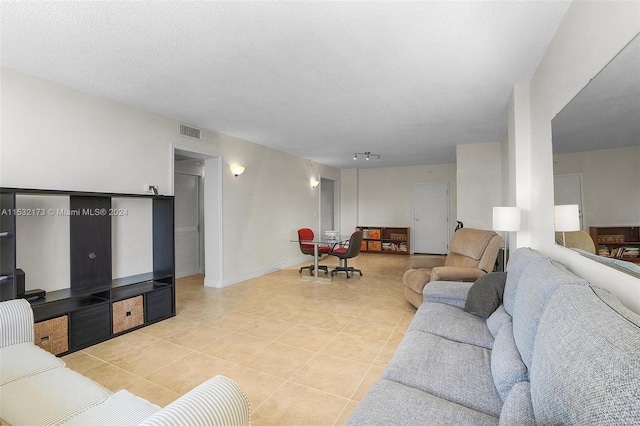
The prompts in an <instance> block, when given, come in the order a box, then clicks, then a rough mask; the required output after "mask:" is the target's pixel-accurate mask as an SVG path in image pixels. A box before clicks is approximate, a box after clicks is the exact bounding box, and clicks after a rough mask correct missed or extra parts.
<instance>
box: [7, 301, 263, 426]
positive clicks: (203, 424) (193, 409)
mask: <svg viewBox="0 0 640 426" xmlns="http://www.w3.org/2000/svg"><path fill="white" fill-rule="evenodd" d="M250 423H251V422H250V418H249V402H248V401H247V398H246V397H245V395H244V394H243V393H242V391H241V390H240V388H239V387H238V386H237V385H236V384H235V383H234V382H233V381H232V380H230V379H228V378H226V377H224V376H215V377H213V378H212V379H209V380H208V381H206V382H204V383H202V384H200V385H199V386H197V387H196V388H195V389H192V390H191V391H189V392H188V393H186V394H185V395H183V396H182V397H180V398H178V399H177V400H175V401H173V402H172V403H171V404H169V405H167V406H166V407H164V408H160V407H158V406H157V405H154V404H151V403H150V402H148V401H146V400H144V399H142V398H140V397H138V396H136V395H133V394H131V393H129V392H127V391H126V390H124V389H122V390H119V391H117V392H115V393H112V392H110V391H109V390H107V389H105V388H103V387H102V386H100V385H99V384H97V383H96V382H94V381H92V380H90V379H88V378H86V377H84V376H83V375H81V374H78V373H76V372H75V371H72V370H70V369H68V368H66V367H65V363H64V362H63V361H62V360H61V359H60V358H57V357H55V356H54V355H51V354H50V353H49V352H46V351H45V350H43V349H40V348H39V347H38V346H36V345H34V344H33V312H32V310H31V306H30V305H29V302H27V301H25V300H24V299H17V300H10V301H8V302H2V303H0V425H3V426H4V425H14V426H18V425H41V426H43V425H79V426H80V425H82V426H85V425H114V426H115V425H118V426H124V425H146V426H165V425H175V426H178V425H189V426H197V425H200V426H214V425H219V426H230V425H238V426H244V425H249V424H250Z"/></svg>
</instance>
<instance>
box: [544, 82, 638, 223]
mask: <svg viewBox="0 0 640 426" xmlns="http://www.w3.org/2000/svg"><path fill="white" fill-rule="evenodd" d="M638 78H640V77H638ZM553 170H554V175H556V176H557V175H564V174H580V175H581V176H582V195H583V206H584V207H583V218H584V227H585V229H586V230H587V231H588V230H589V226H640V189H639V188H638V183H639V182H640V146H631V147H627V148H616V149H600V150H597V151H582V152H575V153H571V154H558V155H555V156H554V157H553Z"/></svg>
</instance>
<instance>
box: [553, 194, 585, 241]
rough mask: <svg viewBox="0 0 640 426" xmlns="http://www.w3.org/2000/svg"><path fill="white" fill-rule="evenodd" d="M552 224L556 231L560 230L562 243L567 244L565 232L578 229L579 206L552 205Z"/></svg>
mask: <svg viewBox="0 0 640 426" xmlns="http://www.w3.org/2000/svg"><path fill="white" fill-rule="evenodd" d="M553 210H554V211H553V213H554V224H555V228H556V231H557V232H562V245H563V246H564V247H566V246H567V242H566V240H565V238H564V233H565V232H573V231H579V230H580V208H579V207H578V205H577V204H565V205H560V206H553Z"/></svg>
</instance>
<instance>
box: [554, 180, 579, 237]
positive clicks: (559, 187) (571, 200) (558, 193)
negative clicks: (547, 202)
mask: <svg viewBox="0 0 640 426" xmlns="http://www.w3.org/2000/svg"><path fill="white" fill-rule="evenodd" d="M553 187H554V188H553V203H554V205H556V206H559V205H565V204H577V205H578V208H579V209H580V229H584V222H583V221H584V217H583V214H582V175H579V174H571V175H555V176H554V177H553Z"/></svg>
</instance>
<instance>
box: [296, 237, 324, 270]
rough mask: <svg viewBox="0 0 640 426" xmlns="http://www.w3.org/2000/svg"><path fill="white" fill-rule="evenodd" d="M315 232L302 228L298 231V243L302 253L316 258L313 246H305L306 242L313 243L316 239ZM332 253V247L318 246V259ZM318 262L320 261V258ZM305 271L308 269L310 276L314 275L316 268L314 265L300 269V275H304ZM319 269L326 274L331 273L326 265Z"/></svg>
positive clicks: (320, 266)
mask: <svg viewBox="0 0 640 426" xmlns="http://www.w3.org/2000/svg"><path fill="white" fill-rule="evenodd" d="M314 237H315V236H314V234H313V230H312V229H309V228H300V229H298V241H299V244H300V251H301V252H302V253H304V254H308V255H310V256H315V253H314V252H313V244H304V241H313V238H314ZM330 251H331V247H329V246H318V257H321V256H322V255H323V254H328V253H329V252H330ZM318 260H320V259H319V258H318ZM303 269H308V270H309V274H310V275H313V270H314V269H315V267H314V266H313V264H311V265H309V266H303V267H302V268H300V271H299V273H302V270H303ZM318 269H319V270H322V271H324V273H325V274H327V273H328V272H329V269H328V268H327V266H326V265H318Z"/></svg>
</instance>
